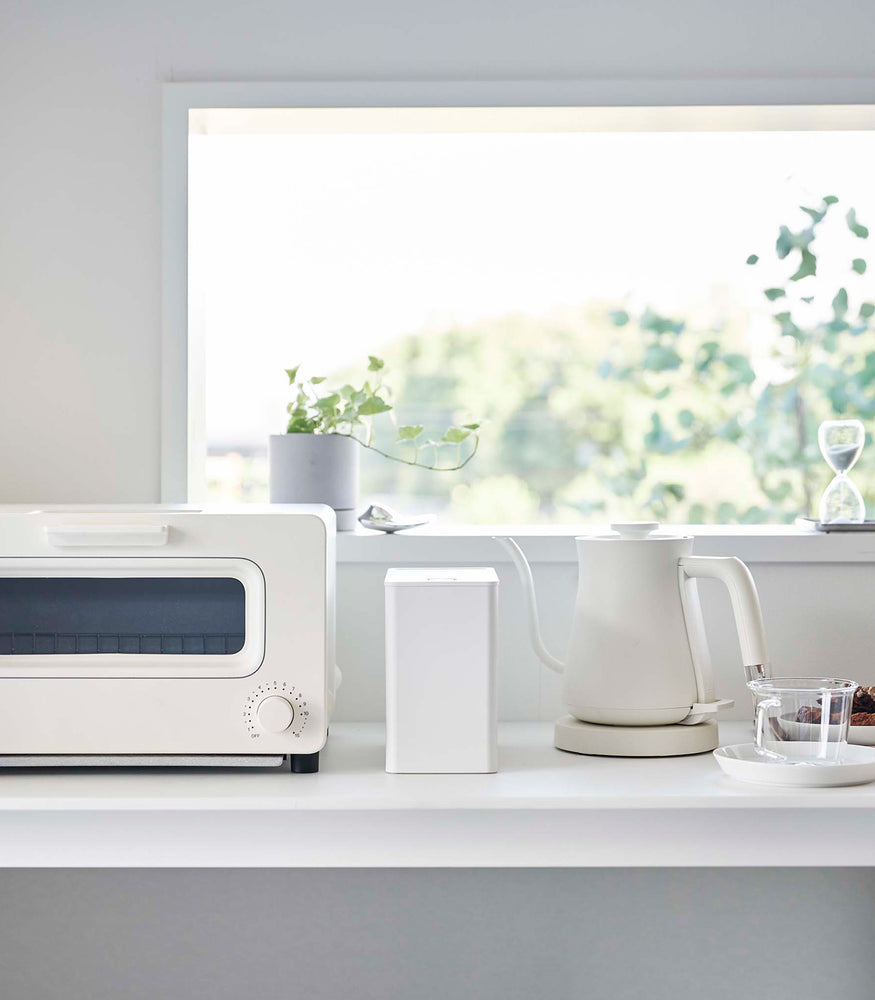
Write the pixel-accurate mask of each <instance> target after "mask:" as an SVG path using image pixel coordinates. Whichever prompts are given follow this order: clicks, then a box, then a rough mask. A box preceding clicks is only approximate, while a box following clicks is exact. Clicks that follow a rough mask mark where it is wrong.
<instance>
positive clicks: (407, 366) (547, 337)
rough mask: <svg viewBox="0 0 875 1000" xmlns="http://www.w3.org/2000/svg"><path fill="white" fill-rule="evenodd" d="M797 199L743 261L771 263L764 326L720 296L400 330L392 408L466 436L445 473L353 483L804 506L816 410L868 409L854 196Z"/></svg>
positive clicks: (523, 516)
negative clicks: (833, 241) (823, 244)
mask: <svg viewBox="0 0 875 1000" xmlns="http://www.w3.org/2000/svg"><path fill="white" fill-rule="evenodd" d="M801 211H802V213H803V215H804V220H805V221H804V222H803V224H802V225H801V226H799V227H798V228H792V227H790V226H786V225H784V226H781V227H780V229H779V232H778V235H777V239H776V242H775V245H774V250H773V254H772V255H771V257H773V258H774V259H770V258H766V256H765V255H764V254H763V253H762V252H759V253H751V255H750V256H749V257H748V259H747V263H748V264H749V265H751V266H752V267H756V268H758V269H760V270H762V269H763V267H771V268H773V269H774V268H776V267H778V268H783V269H784V276H783V280H778V281H775V280H770V281H769V283H768V285H767V287H765V288H764V290H763V303H764V307H765V309H766V310H767V312H768V315H769V316H770V325H769V327H767V328H766V329H765V330H764V332H763V334H762V335H761V336H760V337H759V340H758V341H756V342H754V338H752V336H751V323H750V320H751V317H750V316H748V315H747V314H746V313H745V312H744V311H743V310H741V309H739V308H738V307H737V306H736V305H735V304H734V303H733V302H731V301H723V302H719V301H718V302H716V303H712V304H711V305H710V307H709V308H707V309H704V308H702V309H699V310H698V311H697V313H696V314H691V315H688V316H683V317H680V316H665V315H662V314H660V313H659V312H657V311H656V310H654V309H652V308H645V309H639V310H637V311H636V310H634V309H632V308H630V307H628V306H626V305H624V304H610V303H591V304H589V305H588V306H587V307H586V308H582V309H579V310H568V311H565V312H557V313H555V314H553V315H550V316H548V317H528V316H507V317H504V318H501V319H498V320H493V321H490V322H487V323H483V324H477V325H471V326H466V327H460V328H457V329H453V330H449V331H443V332H441V333H440V334H436V333H435V332H426V333H422V334H417V335H414V336H409V337H405V338H403V339H402V340H400V341H398V342H397V343H396V344H394V345H392V346H391V347H390V348H389V349H388V350H387V351H386V352H385V354H386V359H387V363H388V364H390V365H391V367H392V369H393V371H394V372H395V373H396V397H395V410H396V413H397V415H398V420H399V422H401V423H403V424H404V425H410V426H419V425H421V424H425V423H428V422H431V421H442V420H443V421H446V422H447V423H450V424H453V423H456V422H457V421H458V420H460V419H462V414H465V413H470V412H472V411H473V412H477V413H478V414H482V416H483V417H484V418H485V420H486V424H485V428H484V430H483V432H482V439H481V446H480V451H479V454H478V457H477V461H476V462H474V463H471V465H470V466H468V467H466V468H465V469H462V470H460V471H459V472H455V473H453V474H452V476H447V477H431V478H429V477H428V476H424V475H423V474H422V472H421V471H419V470H416V469H414V468H403V467H398V466H390V465H388V464H384V465H378V464H376V463H374V462H366V463H365V465H364V469H363V483H362V487H363V494H364V495H365V496H367V495H368V494H383V495H394V496H403V495H407V496H410V495H414V496H417V497H419V498H420V500H421V502H422V503H424V504H426V505H427V504H428V503H431V504H432V506H434V507H435V508H442V507H443V508H448V513H449V514H450V515H451V516H453V517H455V518H456V519H458V520H468V521H472V522H490V521H491V522H499V521H504V520H508V521H566V522H567V521H587V520H590V521H593V520H606V519H608V518H615V517H650V516H652V517H655V518H659V519H661V520H668V521H678V522H690V523H707V522H723V523H735V522H742V523H768V522H770V523H781V522H790V521H792V520H793V519H794V518H795V517H796V516H798V515H799V514H811V513H813V512H814V511H815V509H816V506H817V501H818V498H819V495H820V491H821V490H822V489H823V488H824V486H825V485H826V483H827V482H828V481H829V478H830V476H831V474H830V472H829V470H828V468H827V466H826V464H825V463H824V462H823V460H822V458H821V456H820V454H819V451H818V446H817V427H818V424H819V423H820V421H821V420H824V419H828V418H833V417H839V416H842V417H845V416H846V417H858V418H859V419H861V420H863V422H864V423H867V422H869V421H871V419H872V418H873V417H875V328H873V322H872V321H873V315H875V302H873V300H872V298H873V296H872V295H871V291H868V292H867V289H869V283H868V275H867V270H868V269H867V261H866V257H865V255H864V248H865V246H866V240H867V238H868V235H869V232H868V229H867V228H866V227H865V226H864V225H863V224H862V223H861V222H860V221H859V220H858V219H857V217H856V213H855V210H854V209H853V208H849V209H843V208H842V207H841V206H840V205H839V203H838V200H837V199H836V198H834V197H832V196H829V197H826V198H824V199H823V200H822V202H821V203H820V205H818V206H816V207H808V206H805V207H802V209H801ZM838 213H841V215H842V216H843V222H842V228H843V231H844V233H845V237H846V242H847V243H848V247H847V257H846V260H844V261H843V262H837V261H835V260H832V259H831V260H829V261H828V263H829V265H830V266H829V267H828V268H826V267H822V264H823V263H825V261H822V260H821V256H822V255H821V249H820V244H819V243H818V240H819V238H820V237H821V236H822V234H823V227H824V226H825V225H827V224H832V223H834V222H835V221H836V215H837V214H838ZM827 220H829V221H827ZM767 261H768V263H767ZM837 264H841V267H838V268H837ZM824 272H825V273H824ZM836 275H838V276H839V277H838V278H837V279H836V277H835V276H836ZM377 440H379V438H377ZM873 459H875V456H870V462H868V463H867V460H866V452H864V456H863V459H862V460H861V463H860V464H859V466H858V468H857V470H855V474H854V478H855V481H856V482H857V483H858V485H859V486H860V487H861V489H862V490H863V492H864V496H866V494H867V493H868V495H869V497H872V498H875V475H873V474H872V473H870V472H869V471H868V469H869V468H870V467H873V468H875V461H873Z"/></svg>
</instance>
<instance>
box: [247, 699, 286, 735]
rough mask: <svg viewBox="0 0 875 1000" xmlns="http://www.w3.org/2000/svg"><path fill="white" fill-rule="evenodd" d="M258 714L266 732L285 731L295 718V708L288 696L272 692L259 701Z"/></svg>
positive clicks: (259, 721)
mask: <svg viewBox="0 0 875 1000" xmlns="http://www.w3.org/2000/svg"><path fill="white" fill-rule="evenodd" d="M256 715H257V717H258V724H259V725H260V726H261V728H262V729H263V730H264V731H265V732H266V733H284V732H285V731H286V730H287V729H288V728H289V726H290V725H291V724H292V720H293V719H294V718H295V710H294V708H293V707H292V703H291V702H290V701H289V700H288V699H287V698H283V697H282V696H281V695H278V694H272V695H269V696H268V697H267V698H264V699H263V700H262V701H261V702H259V705H258V710H257V712H256Z"/></svg>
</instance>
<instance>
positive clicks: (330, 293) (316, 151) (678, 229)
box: [188, 107, 875, 523]
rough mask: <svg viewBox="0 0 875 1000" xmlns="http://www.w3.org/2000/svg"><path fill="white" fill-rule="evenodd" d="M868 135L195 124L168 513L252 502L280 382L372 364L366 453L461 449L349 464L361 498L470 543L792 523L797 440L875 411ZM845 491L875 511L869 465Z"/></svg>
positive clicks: (755, 122)
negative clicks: (855, 488)
mask: <svg viewBox="0 0 875 1000" xmlns="http://www.w3.org/2000/svg"><path fill="white" fill-rule="evenodd" d="M873 127H875V114H873V112H872V111H870V109H869V108H867V107H859V108H850V107H844V108H842V107H837V108H816V109H815V108H793V109H791V108H763V109H752V108H722V109H692V108H669V109H646V108H639V109H630V108H615V109H592V108H590V109H582V108H529V109H514V108H460V109H441V108H418V109H417V108H408V109H391V108H384V109H315V108H307V109H286V108H272V109H265V108H233V109H221V108H209V109H207V108H204V109H199V110H193V111H192V112H191V114H190V117H189V136H188V144H189V145H188V162H189V174H188V199H189V220H188V225H189V238H188V262H189V271H188V282H189V292H188V308H189V344H190V347H189V349H190V366H189V400H190V413H189V423H190V441H189V446H190V449H191V454H190V459H191V460H192V462H191V468H192V469H193V470H194V474H193V476H192V483H191V495H192V498H206V499H212V500H242V501H246V500H262V499H266V496H267V457H266V456H267V437H268V435H269V434H270V433H278V432H281V431H282V430H283V429H284V426H285V420H286V413H285V408H286V404H287V402H288V401H289V399H290V396H289V386H288V382H287V380H286V378H285V375H284V369H286V368H288V367H291V366H294V365H297V364H301V365H302V366H303V368H304V370H305V371H307V372H308V373H309V374H312V375H319V376H326V377H327V379H328V382H327V383H326V384H329V385H331V384H337V385H341V384H343V383H345V382H349V381H354V380H355V379H356V378H361V377H363V375H362V373H363V372H364V368H365V366H366V364H367V357H368V355H371V354H373V355H378V356H379V357H381V358H382V359H384V360H385V363H386V375H385V381H386V383H387V384H388V385H390V386H391V387H392V388H393V389H394V400H393V402H394V410H393V413H392V415H391V416H390V415H385V414H384V415H381V416H379V417H376V418H374V428H373V431H374V441H375V443H377V444H378V445H379V446H380V448H381V449H382V450H385V451H390V452H394V453H396V454H398V455H399V456H401V457H405V458H410V457H411V455H412V454H413V448H414V447H415V445H411V444H406V443H400V444H399V443H396V442H395V437H396V429H395V423H398V424H402V425H421V426H422V427H423V428H424V431H423V435H422V436H423V437H426V436H432V437H440V436H441V434H442V433H443V431H444V430H445V429H446V427H447V426H448V425H449V424H461V423H465V422H469V421H481V420H482V421H483V427H482V430H481V431H480V432H479V433H480V442H479V450H478V453H477V455H476V457H475V458H474V459H473V460H472V461H471V462H469V463H468V464H467V465H465V467H464V468H463V469H461V470H460V471H457V472H441V471H426V470H420V469H414V468H411V467H409V466H407V465H403V464H396V463H393V462H391V461H387V460H386V459H384V458H382V457H380V456H379V455H376V454H373V453H369V452H365V453H364V454H363V461H362V495H363V497H364V498H367V499H372V500H379V499H383V500H386V501H388V502H389V503H391V504H393V505H394V506H398V507H400V508H402V509H405V510H409V511H414V512H415V511H436V512H440V513H441V514H442V516H443V517H444V518H445V519H448V520H455V521H465V522H469V523H478V522H487V523H489V522H491V523H495V522H500V521H506V522H530V523H531V522H551V521H552V522H581V521H605V520H608V519H611V518H629V517H650V516H653V517H657V518H660V519H663V520H672V521H680V522H692V523H697V522H723V523H732V522H737V521H743V522H759V523H769V522H772V523H780V522H787V521H791V520H793V518H794V517H795V516H796V515H798V514H800V513H812V512H814V510H815V509H816V504H817V499H818V497H819V495H820V492H821V491H822V490H823V488H824V487H825V485H826V483H827V482H828V480H829V478H830V474H829V470H828V468H827V466H826V465H825V463H824V462H823V461H822V459H821V458H820V456H819V454H818V448H817V426H818V424H819V422H820V421H821V420H823V419H826V418H830V417H836V416H844V415H846V416H849V417H859V418H860V419H862V420H864V422H866V421H869V422H871V419H872V418H873V417H875V325H873V323H872V319H873V313H875V305H873V303H875V288H873V286H872V281H871V275H870V272H869V269H868V262H867V252H866V250H867V240H868V230H867V224H871V223H873V222H875V191H873V189H872V185H871V180H870V172H871V164H872V162H873V159H875V157H873V153H875V137H873V132H872V128H873ZM800 206H801V207H800ZM393 419H394V421H395V423H393ZM469 445H470V440H469V441H468V442H467V443H464V444H463V445H461V446H459V452H460V454H464V449H465V448H467V447H468V446H469ZM869 464H871V463H869ZM854 478H855V481H857V483H858V485H859V486H860V487H861V489H862V490H863V492H864V496H867V497H868V498H871V499H875V472H870V471H869V465H867V464H865V453H864V464H863V465H862V466H861V467H860V468H859V469H858V470H857V471H856V472H855V476H854Z"/></svg>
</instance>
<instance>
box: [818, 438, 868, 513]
mask: <svg viewBox="0 0 875 1000" xmlns="http://www.w3.org/2000/svg"><path fill="white" fill-rule="evenodd" d="M817 440H818V442H819V444H820V453H821V455H823V457H824V458H825V459H826V461H827V464H828V465H829V467H830V468H831V469H832V471H833V472H834V473H835V474H836V475H835V479H833V481H832V482H831V483H830V484H829V486H827V488H826V489H825V490H824V493H823V496H822V497H821V498H820V510H819V513H818V519H819V520H820V523H821V524H862V523H863V521H864V520H865V518H866V505H865V504H864V503H863V498H862V496H860V491H859V490H858V489H857V487H856V486H855V485H854V483H853V482H852V481H851V478H850V476H849V475H848V473H849V472H850V471H851V469H852V468H853V466H854V463H855V462H856V461H857V459H858V458H859V457H860V452H861V451H862V450H863V442H864V441H865V440H866V431H865V430H864V429H863V425H862V424H861V423H860V421H859V420H824V422H823V423H822V424H821V425H820V430H819V431H818V432H817Z"/></svg>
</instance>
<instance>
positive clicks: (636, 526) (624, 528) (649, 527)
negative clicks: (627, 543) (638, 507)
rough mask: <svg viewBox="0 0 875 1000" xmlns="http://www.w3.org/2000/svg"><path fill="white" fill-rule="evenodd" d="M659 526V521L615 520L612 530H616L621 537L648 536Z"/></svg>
mask: <svg viewBox="0 0 875 1000" xmlns="http://www.w3.org/2000/svg"><path fill="white" fill-rule="evenodd" d="M658 527H659V521H614V523H613V524H612V525H611V531H616V532H617V534H618V535H619V536H620V538H646V537H647V536H648V535H649V534H650V533H651V531H656V529H657V528H658Z"/></svg>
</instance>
